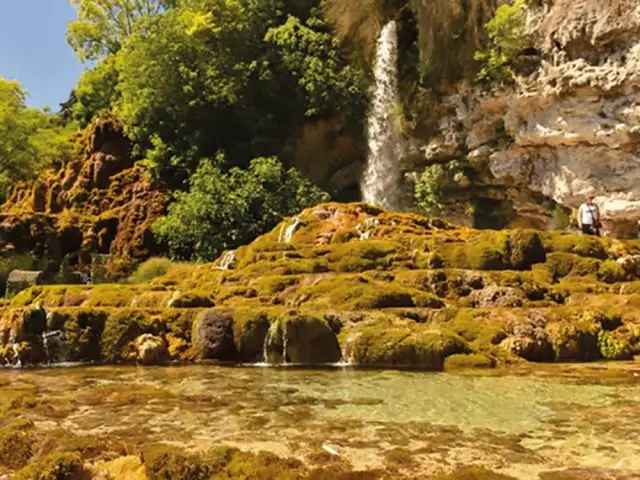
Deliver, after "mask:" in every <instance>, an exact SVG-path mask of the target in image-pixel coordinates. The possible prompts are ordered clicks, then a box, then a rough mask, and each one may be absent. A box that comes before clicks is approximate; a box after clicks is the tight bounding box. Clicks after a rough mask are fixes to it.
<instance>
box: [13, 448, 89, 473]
mask: <svg viewBox="0 0 640 480" xmlns="http://www.w3.org/2000/svg"><path fill="white" fill-rule="evenodd" d="M84 473H85V472H84V462H83V460H82V457H81V456H80V454H78V453H73V452H53V453H50V454H48V455H46V456H44V457H43V458H41V459H39V460H38V461H37V462H35V463H33V464H31V465H29V466H27V467H25V468H23V469H22V470H20V471H19V472H18V473H17V474H16V475H15V478H16V480H82V479H83V478H87V475H84Z"/></svg>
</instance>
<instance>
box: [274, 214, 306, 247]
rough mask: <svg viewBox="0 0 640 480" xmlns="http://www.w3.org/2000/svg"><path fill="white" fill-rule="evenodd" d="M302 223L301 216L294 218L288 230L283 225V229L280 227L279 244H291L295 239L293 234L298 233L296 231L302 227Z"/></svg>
mask: <svg viewBox="0 0 640 480" xmlns="http://www.w3.org/2000/svg"><path fill="white" fill-rule="evenodd" d="M301 223H302V222H301V221H300V215H296V216H295V217H293V220H292V222H291V224H289V226H287V227H286V228H285V225H284V223H283V224H282V227H280V233H279V235H278V242H280V243H290V242H291V239H292V238H293V234H294V233H296V230H298V227H300V225H301Z"/></svg>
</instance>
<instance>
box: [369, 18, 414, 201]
mask: <svg viewBox="0 0 640 480" xmlns="http://www.w3.org/2000/svg"><path fill="white" fill-rule="evenodd" d="M372 93H373V95H372V97H373V98H372V101H371V108H370V111H369V117H368V120H367V123H368V125H367V137H368V147H369V158H368V162H367V168H366V170H365V173H364V176H363V179H362V185H361V188H362V197H363V200H364V201H365V202H368V203H373V204H376V205H380V206H381V207H384V208H386V209H389V210H399V209H400V207H401V206H400V199H399V197H400V169H399V162H400V160H401V158H402V157H403V152H404V146H403V141H402V138H401V136H400V133H399V131H398V126H397V124H396V122H395V109H396V108H397V105H398V104H399V95H398V27H397V24H396V22H395V21H391V22H389V23H387V24H386V25H385V26H384V28H383V29H382V32H380V37H379V38H378V48H377V53H376V64H375V86H374V90H373V92H372Z"/></svg>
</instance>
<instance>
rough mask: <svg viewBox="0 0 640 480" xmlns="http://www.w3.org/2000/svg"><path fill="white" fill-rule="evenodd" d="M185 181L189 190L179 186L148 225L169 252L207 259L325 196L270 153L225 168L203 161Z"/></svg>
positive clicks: (253, 237) (249, 238)
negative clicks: (243, 167) (161, 214)
mask: <svg viewBox="0 0 640 480" xmlns="http://www.w3.org/2000/svg"><path fill="white" fill-rule="evenodd" d="M219 161H220V162H221V161H222V160H221V159H219ZM190 183H191V188H190V190H189V191H188V192H179V193H178V194H177V195H176V202H175V203H173V204H172V205H170V206H169V214H168V216H167V217H166V218H164V219H162V220H160V221H159V222H157V223H156V224H155V226H154V230H155V233H156V234H157V235H158V236H159V237H160V238H161V239H162V240H164V241H165V242H166V243H167V244H168V246H169V251H170V253H171V256H172V257H173V258H181V259H197V260H203V261H211V260H213V259H214V258H216V257H217V256H218V255H220V254H221V253H222V252H223V251H225V250H230V249H234V248H236V247H238V246H239V245H242V244H245V243H249V242H250V241H252V240H253V239H255V238H256V237H257V236H259V235H261V234H263V233H265V232H267V231H269V230H270V229H272V228H274V227H275V226H276V225H277V224H278V223H279V222H280V221H281V220H282V219H283V218H285V217H287V216H291V215H294V214H296V213H298V212H299V211H300V210H302V209H304V208H307V207H311V206H313V205H315V204H317V203H320V202H324V201H327V200H329V195H328V194H326V193H325V192H323V191H321V190H320V189H318V188H317V187H316V186H314V185H313V184H312V183H311V182H309V181H308V180H306V179H304V178H302V176H301V175H300V174H299V173H298V171H297V170H295V169H290V170H286V169H285V168H284V166H283V165H282V163H281V162H280V161H279V160H278V159H277V158H274V157H272V158H258V159H255V160H253V161H252V162H251V166H250V168H249V169H248V170H241V169H239V168H233V169H231V170H230V171H229V172H227V173H225V172H223V171H222V170H221V169H220V168H219V167H218V166H217V165H216V164H214V162H211V161H203V162H202V163H201V165H200V167H199V168H198V171H197V172H196V173H195V174H194V175H193V176H192V177H191V181H190Z"/></svg>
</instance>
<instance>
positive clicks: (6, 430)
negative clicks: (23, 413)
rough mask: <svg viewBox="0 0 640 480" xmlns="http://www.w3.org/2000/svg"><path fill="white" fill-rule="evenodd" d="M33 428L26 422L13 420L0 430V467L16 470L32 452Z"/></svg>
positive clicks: (23, 464)
mask: <svg viewBox="0 0 640 480" xmlns="http://www.w3.org/2000/svg"><path fill="white" fill-rule="evenodd" d="M34 443H35V427H34V424H33V422H31V421H28V420H15V421H13V422H11V423H9V424H8V425H5V426H4V427H2V428H0V465H3V466H5V467H7V468H9V469H12V470H17V469H20V468H22V467H24V466H25V465H26V464H27V462H28V461H29V459H30V458H31V457H32V455H33V454H34V453H35V452H34Z"/></svg>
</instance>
